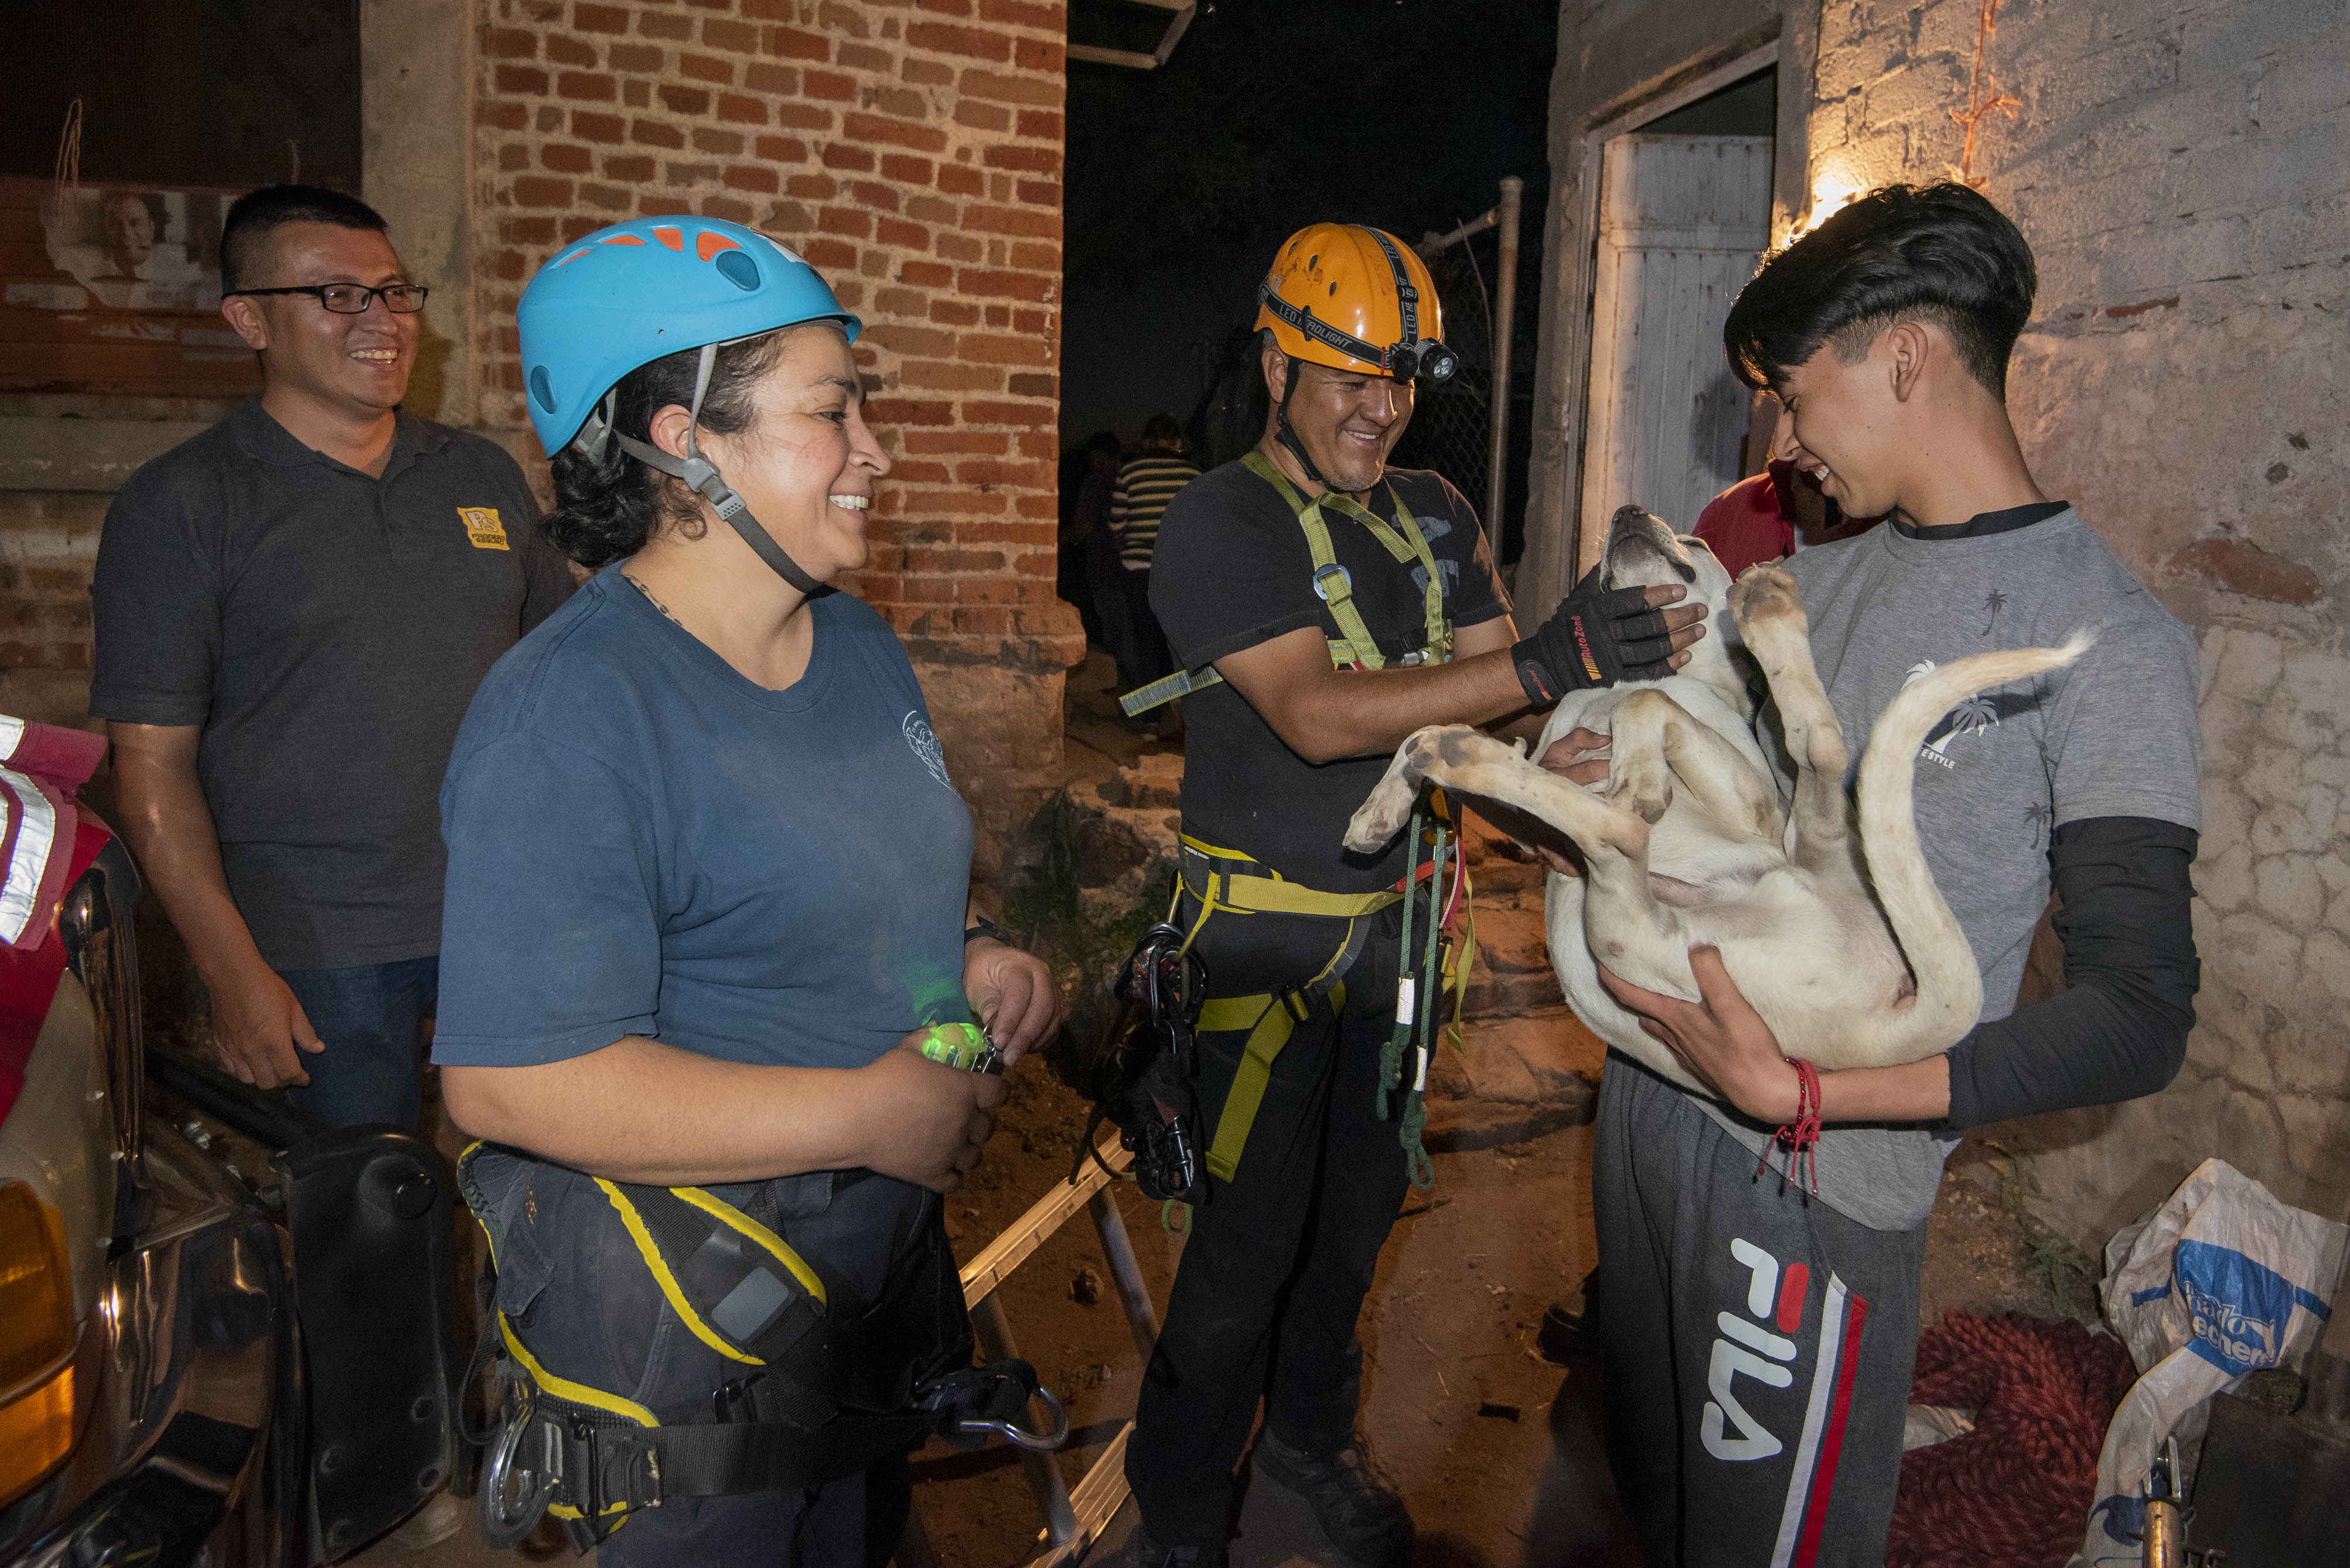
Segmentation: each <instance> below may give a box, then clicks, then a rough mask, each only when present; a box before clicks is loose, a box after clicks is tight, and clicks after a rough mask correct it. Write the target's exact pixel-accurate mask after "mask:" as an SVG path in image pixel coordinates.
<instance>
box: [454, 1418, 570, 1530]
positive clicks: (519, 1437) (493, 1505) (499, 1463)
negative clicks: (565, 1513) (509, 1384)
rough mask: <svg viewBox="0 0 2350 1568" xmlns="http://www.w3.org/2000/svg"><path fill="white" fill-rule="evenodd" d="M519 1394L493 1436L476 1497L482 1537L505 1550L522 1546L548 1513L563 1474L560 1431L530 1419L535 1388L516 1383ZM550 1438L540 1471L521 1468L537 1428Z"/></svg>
mask: <svg viewBox="0 0 2350 1568" xmlns="http://www.w3.org/2000/svg"><path fill="white" fill-rule="evenodd" d="M514 1390H515V1397H514V1400H513V1403H512V1406H511V1407H510V1408H509V1409H508V1411H507V1414H506V1418H505V1421H504V1425H502V1426H501V1427H500V1428H498V1435H497V1436H496V1437H495V1438H493V1439H492V1440H491V1443H490V1451H489V1453H488V1455H487V1456H486V1457H485V1458H484V1459H483V1461H482V1481H481V1491H480V1495H479V1496H478V1497H476V1499H475V1500H474V1505H475V1512H476V1513H477V1514H478V1515H479V1517H480V1520H481V1526H482V1539H483V1540H484V1541H485V1542H488V1543H489V1544H490V1546H491V1547H493V1548H494V1549H497V1550H501V1551H502V1550H504V1549H505V1548H507V1547H510V1546H516V1545H519V1544H521V1542H523V1540H524V1539H525V1537H527V1536H528V1535H529V1534H530V1532H532V1531H534V1530H536V1529H537V1528H538V1521H539V1520H540V1518H541V1517H543V1516H544V1515H545V1514H546V1505H547V1504H548V1503H549V1502H550V1501H554V1497H555V1483H556V1480H558V1479H559V1478H560V1477H561V1475H562V1473H563V1457H562V1456H563V1446H562V1435H561V1433H560V1432H559V1431H558V1430H557V1429H556V1428H555V1427H554V1426H552V1425H551V1424H544V1423H537V1422H534V1421H533V1420H532V1418H531V1414H532V1403H533V1401H532V1398H531V1386H530V1385H529V1384H528V1383H526V1382H520V1381H518V1382H516V1383H515V1385H514ZM534 1429H536V1430H538V1431H542V1432H544V1433H545V1434H546V1450H545V1452H544V1454H543V1455H542V1456H541V1459H540V1461H539V1467H538V1468H537V1469H518V1468H516V1465H515V1459H516V1458H517V1456H518V1455H519V1454H520V1453H521V1450H522V1445H523V1441H524V1439H525V1438H527V1437H528V1436H529V1435H530V1433H531V1432H532V1431H533V1430H534ZM510 1481H511V1482H512V1483H513V1486H514V1495H513V1496H512V1498H511V1499H509V1498H508V1496H507V1485H508V1483H509V1482H510Z"/></svg>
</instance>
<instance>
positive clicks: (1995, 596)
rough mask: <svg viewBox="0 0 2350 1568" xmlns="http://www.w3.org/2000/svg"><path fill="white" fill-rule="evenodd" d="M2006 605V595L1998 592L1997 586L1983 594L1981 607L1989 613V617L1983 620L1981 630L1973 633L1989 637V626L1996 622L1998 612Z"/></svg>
mask: <svg viewBox="0 0 2350 1568" xmlns="http://www.w3.org/2000/svg"><path fill="white" fill-rule="evenodd" d="M2006 607H2007V596H2006V595H2005V594H2003V593H2002V592H2000V591H1999V590H1998V589H1997V588H1993V589H1991V592H1989V593H1987V594H1985V595H1983V609H1984V610H1985V611H1986V612H1987V613H1988V614H1989V616H1990V618H1989V619H1988V620H1985V621H1984V622H1983V628H1982V630H1981V631H1979V632H1977V633H1976V634H1975V635H1976V636H1977V637H1989V636H1990V635H1991V628H1992V627H1993V626H1994V625H1996V624H1997V623H1998V620H1999V612H2000V611H2002V610H2003V609H2005V608H2006Z"/></svg>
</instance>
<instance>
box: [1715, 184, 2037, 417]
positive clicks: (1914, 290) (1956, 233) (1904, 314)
mask: <svg viewBox="0 0 2350 1568" xmlns="http://www.w3.org/2000/svg"><path fill="white" fill-rule="evenodd" d="M2039 286H2040V279H2039V273H2038V271H2037V269H2036V268H2034V266H2033V262H2032V247H2031V246H2030V245H2028V244H2024V241H2023V235H2022V234H2021V233H2020V232H2019V231H2018V230H2017V229H2016V226H2015V225H2014V223H2011V222H2010V221H2009V220H2008V218H2007V215H2006V214H2005V213H2002V212H2001V211H2000V210H1999V209H1998V208H1997V207H1994V206H1992V205H1991V202H1989V201H1987V200H1985V199H1984V198H1983V197H1982V196H1981V194H1980V193H1979V192H1974V191H1971V190H1969V189H1968V188H1967V187H1966V186H1964V185H1956V184H1949V183H1944V184H1939V185H1925V186H1917V185H1886V186H1881V187H1879V188H1878V189H1877V190H1874V191H1871V192H1868V193H1867V194H1866V195H1865V196H1860V197H1857V198H1856V199H1855V200H1854V201H1853V202H1852V203H1851V205H1849V206H1847V207H1845V208H1844V209H1843V210H1841V211H1840V212H1837V213H1835V214H1834V215H1833V216H1831V217H1830V218H1828V220H1827V221H1826V222H1825V223H1822V224H1820V226H1819V227H1818V228H1816V229H1814V230H1813V231H1812V232H1811V233H1810V234H1805V235H1804V237H1803V238H1802V239H1800V240H1797V241H1796V242H1795V243H1794V244H1792V245H1789V246H1788V247H1787V248H1786V249H1785V250H1783V251H1781V252H1779V253H1778V254H1776V255H1773V257H1771V258H1770V260H1768V261H1766V262H1764V263H1763V267H1762V270H1761V271H1759V272H1757V273H1756V274H1755V275H1754V277H1753V281H1752V282H1751V283H1749V284H1748V285H1747V286H1745V288H1744V289H1742V290H1741V291H1740V293H1739V296H1738V300H1737V303H1735V304H1734V305H1732V306H1731V307H1730V318H1729V319H1728V320H1727V321H1725V322H1724V323H1723V324H1722V328H1721V341H1722V347H1723V348H1725V349H1726V350H1727V351H1728V352H1729V355H1730V365H1731V369H1733V370H1735V371H1736V372H1737V373H1738V379H1740V380H1742V381H1743V382H1745V383H1746V384H1747V385H1748V386H1750V387H1752V388H1753V389H1756V390H1757V391H1768V390H1774V389H1777V388H1778V386H1779V385H1780V384H1781V383H1782V382H1783V380H1784V379H1785V378H1786V374H1787V372H1788V371H1790V370H1792V369H1795V368H1796V367H1797V366H1799V365H1802V364H1804V362H1805V361H1807V360H1809V359H1810V358H1812V356H1813V355H1814V354H1816V353H1818V352H1819V351H1820V348H1821V346H1822V345H1824V344H1825V345H1827V346H1829V347H1832V348H1835V351H1836V354H1837V356H1838V358H1842V359H1843V360H1844V361H1845V362H1846V363H1847V364H1850V363H1852V362H1854V361H1856V360H1857V359H1860V358H1863V357H1864V356H1866V354H1867V352H1868V348H1869V345H1870V344H1872V343H1874V342H1875V341H1876V340H1877V334H1878V333H1880V332H1883V331H1884V330H1885V329H1886V328H1887V327H1893V326H1896V325H1898V324H1899V323H1901V322H1904V321H1930V322H1932V323H1933V324H1934V325H1935V326H1937V327H1940V328H1941V329H1942V330H1943V331H1944V332H1946V333H1948V334H1949V335H1950V342H1951V345H1952V346H1953V347H1954V348H1956V349H1957V350H1958V355H1959V360H1960V363H1961V364H1963V365H1964V366H1965V367H1966V369H1967V373H1968V374H1969V375H1970V376H1972V377H1973V378H1974V379H1976V380H1977V381H1980V382H1981V383H1982V385H1983V386H1984V387H1985V388H1986V389H1989V390H1990V392H1991V395H1992V396H1993V397H1996V398H1999V399H2001V400H2005V398H2006V396H2007V361H2008V356H2009V355H2010V354H2012V352H2013V351H2014V349H2015V340H2016V338H2017V337H2020V336H2022V332H2023V327H2024V323H2025V322H2027V321H2029V320H2030V319H2031V318H2032V296H2033V294H2034V293H2035V292H2037V291H2038V289H2039Z"/></svg>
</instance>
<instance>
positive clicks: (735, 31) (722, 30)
mask: <svg viewBox="0 0 2350 1568" xmlns="http://www.w3.org/2000/svg"><path fill="white" fill-rule="evenodd" d="M702 42H703V43H705V44H707V45H709V46H710V47H712V48H713V49H724V50H725V51H726V52H727V53H729V54H733V55H748V54H754V53H756V52H757V50H758V47H759V29H758V28H756V27H754V26H751V24H749V23H748V22H724V21H721V20H719V19H718V18H717V17H715V16H712V17H711V18H710V19H709V20H707V21H705V22H703V23H702Z"/></svg>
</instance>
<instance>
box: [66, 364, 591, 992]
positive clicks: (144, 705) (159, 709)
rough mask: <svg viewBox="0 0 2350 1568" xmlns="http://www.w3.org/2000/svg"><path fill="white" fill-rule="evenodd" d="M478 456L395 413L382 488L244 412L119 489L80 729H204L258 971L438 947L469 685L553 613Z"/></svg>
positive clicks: (219, 815)
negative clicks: (450, 779)
mask: <svg viewBox="0 0 2350 1568" xmlns="http://www.w3.org/2000/svg"><path fill="white" fill-rule="evenodd" d="M537 516H538V509H537V506H536V504H535V503H534V502H533V500H532V498H531V493H530V489H529V487H528V485H527V484H525V482H524V480H523V475H522V470H521V469H520V468H519V467H517V466H516V465H515V461H514V459H512V458H511V457H509V456H507V455H506V454H505V452H504V451H503V450H501V449H500V448H499V447H497V446H496V445H494V443H492V442H490V441H484V440H483V439H482V438H480V437H478V436H473V435H468V434H466V433H465V432H463V431H454V430H451V429H449V428H447V427H446V426H443V425H437V424H434V423H432V421H429V420H420V419H416V418H414V417H412V416H411V415H409V414H406V413H402V414H401V415H400V416H399V426H398V429H397V431H395V433H394V434H393V437H392V444H391V455H390V459H389V460H388V461H387V462H386V463H385V464H384V471H383V477H382V478H381V479H375V478H372V477H370V476H369V475H368V474H365V473H362V472H359V470H357V469H354V468H349V467H346V466H345V465H344V464H342V463H340V462H336V461H335V460H334V459H332V458H329V457H327V456H326V455H324V454H323V453H320V452H313V451H311V450H310V449H309V448H308V447H306V446H304V445H303V444H302V443H301V442H300V441H296V439H295V438H294V437H293V436H292V435H290V434H288V433H287V431H286V428H285V427H284V426H283V425H280V424H279V423H278V422H277V421H276V420H274V419H272V418H271V417H270V416H269V415H268V413H266V412H265V411H264V410H263V409H262V406H261V400H260V399H259V398H258V397H255V398H253V399H251V400H248V401H246V402H245V404H244V406H243V407H242V408H240V409H238V410H236V412H234V414H231V415H230V416H229V417H228V418H227V419H225V420H223V421H221V422H220V423H219V424H217V425H214V426H213V428H212V429H211V430H208V431H205V432H204V433H203V434H202V435H200V436H197V437H195V438H194V439H193V440H192V441H185V442H183V443H182V444H181V445H179V446H177V447H174V448H173V449H172V450H171V451H170V452H165V453H164V454H163V455H162V456H161V457H159V458H157V459H155V461H153V462H150V463H148V464H147V465H146V466H145V467H143V468H141V469H140V470H139V472H136V473H134V474H132V475H131V476H130V481H129V482H128V483H125V484H124V485H123V487H122V489H121V491H120V493H117V495H116V496H115V498H114V504H113V505H112V506H110V507H109V508H108V510H107V514H106V527H105V531H104V533H103V534H102V535H100V536H99V546H98V570H97V576H96V577H95V579H94V580H93V581H92V583H91V585H90V598H91V603H92V607H93V609H94V612H95V616H96V620H97V634H98V656H97V670H96V672H95V676H94V678H93V680H92V681H91V685H90V697H89V710H90V712H91V714H92V715H93V716H95V717H97V718H101V719H113V720H120V721H123V722H129V723H135V724H196V725H201V726H202V727H203V735H202V739H201V741H200V743H199V746H198V750H197V773H198V776H199V778H200V779H201V781H202V783H203V791H204V798H205V800H206V801H207V802H208V803H209V804H210V805H211V807H212V815H213V826H214V828H215V829H216V830H217V832H218V834H219V836H220V846H221V860H222V864H223V867H224V869H225V871H226V872H227V875H228V888H229V893H230V895H231V896H232V897H233V898H234V899H235V900H236V906H237V909H238V910H239V911H240V912H241V913H242V914H243V915H244V919H245V923H246V925H247V926H249V927H250V928H251V929H252V931H253V938H254V940H255V943H256V944H258V946H259V947H260V949H261V955H262V957H263V958H265V959H266V960H267V961H269V963H270V965H271V966H272V967H273V968H276V969H280V970H289V969H324V968H340V967H343V966H346V965H353V964H369V963H389V962H392V961H398V960H401V959H411V958H422V957H425V956H427V955H429V954H431V953H433V952H435V951H437V950H438V949H439V947H440V941H441V883H442V868H443V856H442V846H441V832H440V816H439V809H438V802H439V798H440V792H441V775H442V771H443V770H444V769H445V768H446V767H447V765H448V762H449V752H450V748H451V746H452V744H453V743H454V742H455V740H456V736H457V725H458V723H459V722H460V721H462V720H463V718H464V716H465V708H466V705H467V704H468V703H470V702H471V701H473V689H474V687H475V686H476V685H478V684H479V683H480V681H481V679H482V677H483V676H484V674H485V673H487V672H488V670H489V668H490V666H491V665H492V664H494V663H495V662H496V661H497V659H498V656H499V655H500V654H502V653H504V651H505V650H506V649H509V648H511V647H513V646H514V644H515V640H516V639H519V638H520V637H521V636H522V634H523V633H525V632H526V631H528V630H529V629H530V628H532V627H534V626H536V625H537V624H538V623H539V622H540V621H542V620H544V619H546V617H547V616H548V615H549V614H551V613H552V612H553V611H554V610H555V608H556V606H558V605H560V604H561V603H562V602H563V601H564V599H565V598H567V597H569V595H570V593H571V587H572V578H571V572H570V567H569V566H567V564H566V563H565V561H564V560H563V558H562V557H561V556H559V555H557V554H556V551H555V550H554V548H553V547H552V546H551V545H547V544H546V542H545V541H544V540H543V539H541V538H540V537H539V535H538V529H537V526H536V524H537Z"/></svg>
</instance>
